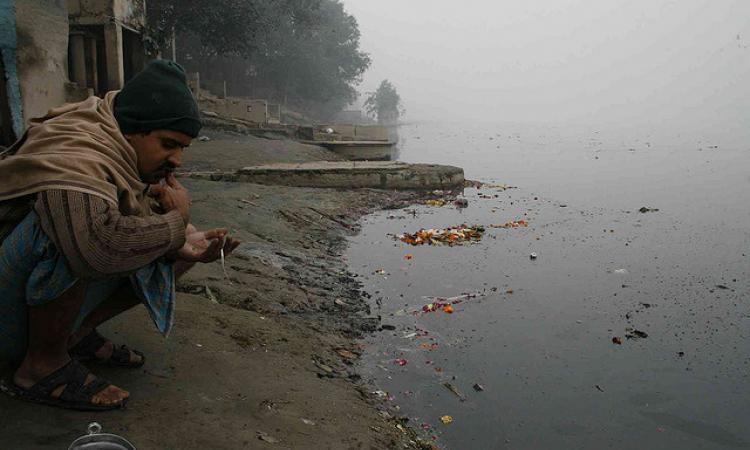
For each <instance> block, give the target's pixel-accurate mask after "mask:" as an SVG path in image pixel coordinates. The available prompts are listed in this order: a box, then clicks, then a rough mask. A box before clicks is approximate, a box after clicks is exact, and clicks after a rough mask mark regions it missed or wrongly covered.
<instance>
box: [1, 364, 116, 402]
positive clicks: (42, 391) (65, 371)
mask: <svg viewBox="0 0 750 450" xmlns="http://www.w3.org/2000/svg"><path fill="white" fill-rule="evenodd" d="M90 373H91V372H90V371H89V370H88V369H87V368H86V367H84V366H83V364H81V363H80V362H78V361H76V360H71V361H70V362H69V363H68V364H66V365H64V366H62V367H61V368H59V369H57V370H56V371H54V372H52V373H51V374H49V375H47V376H46V377H44V378H42V379H41V380H40V381H38V382H37V383H36V384H35V385H33V386H31V387H30V388H28V389H26V388H22V387H20V386H17V385H16V384H15V383H9V384H8V383H3V386H2V390H3V391H5V392H6V393H8V394H9V395H11V396H13V397H18V398H19V399H21V400H25V401H28V402H33V403H39V404H44V405H51V406H57V407H60V408H66V409H75V410H78V411H108V410H112V409H120V408H124V407H125V403H127V401H128V399H125V400H123V401H122V402H120V403H115V404H112V405H97V404H94V403H91V400H92V399H93V398H94V396H95V395H96V394H98V393H99V392H101V391H103V390H104V389H106V388H108V387H109V386H111V385H112V383H110V382H108V381H105V380H103V379H101V378H98V377H97V378H94V379H93V380H92V381H91V383H89V384H86V378H88V376H89V374H90ZM62 385H65V389H63V391H62V393H61V394H60V396H59V397H53V396H52V393H53V392H54V391H55V389H57V388H58V387H60V386H62Z"/></svg>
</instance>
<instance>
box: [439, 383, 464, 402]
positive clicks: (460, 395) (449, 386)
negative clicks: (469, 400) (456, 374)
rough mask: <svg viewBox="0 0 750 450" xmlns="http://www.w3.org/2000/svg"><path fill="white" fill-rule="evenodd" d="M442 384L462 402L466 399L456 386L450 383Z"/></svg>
mask: <svg viewBox="0 0 750 450" xmlns="http://www.w3.org/2000/svg"><path fill="white" fill-rule="evenodd" d="M443 386H445V388H446V389H448V390H449V391H451V392H452V393H453V395H455V396H456V397H458V398H459V400H461V401H462V402H463V401H466V398H465V397H464V395H463V394H462V393H461V391H459V390H458V388H457V387H456V386H453V385H452V384H450V383H443Z"/></svg>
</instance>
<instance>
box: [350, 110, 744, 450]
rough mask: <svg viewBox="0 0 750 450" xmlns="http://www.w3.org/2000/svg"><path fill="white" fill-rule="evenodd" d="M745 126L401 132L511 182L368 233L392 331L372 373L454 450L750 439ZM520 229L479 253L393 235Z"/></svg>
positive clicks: (477, 126) (382, 340) (476, 247)
mask: <svg viewBox="0 0 750 450" xmlns="http://www.w3.org/2000/svg"><path fill="white" fill-rule="evenodd" d="M747 130H748V127H746V126H744V127H743V126H739V125H726V126H723V127H716V126H712V127H709V126H703V127H701V126H698V125H690V126H688V125H684V124H683V125H673V126H666V125H663V126H659V125H657V124H652V125H641V126H633V127H626V126H613V125H601V126H593V125H591V126H580V125H579V126H573V125H555V124H541V125H540V124H508V123H496V124H495V123H473V124H461V123H446V124H438V123H426V122H423V123H411V124H407V125H403V126H401V127H400V129H399V134H400V144H399V151H400V154H399V159H401V160H403V161H408V162H429V163H438V164H450V165H457V166H460V167H463V168H464V169H465V172H466V178H467V179H473V180H481V181H485V182H493V183H498V184H508V185H511V186H514V187H516V188H513V189H503V188H501V187H494V188H487V187H484V188H480V189H475V188H467V189H466V190H465V193H464V195H465V197H466V198H467V199H468V201H469V206H468V207H467V208H462V209H458V208H456V207H455V206H453V205H452V204H450V203H449V204H447V205H446V206H442V207H438V206H428V205H417V206H415V207H414V210H413V211H411V210H408V211H404V210H398V211H384V212H380V213H377V214H374V215H371V216H368V217H367V218H366V219H365V220H364V221H363V228H362V232H361V233H360V234H359V235H358V236H356V237H354V238H352V240H351V243H350V244H351V245H350V248H349V250H348V254H347V257H348V260H349V264H350V267H351V270H353V271H354V272H356V273H358V274H359V275H360V278H359V279H360V280H361V281H362V282H363V283H364V288H365V289H366V290H367V291H368V292H369V293H370V294H372V310H373V314H376V315H380V316H382V321H383V323H384V324H388V325H393V326H395V328H396V329H395V330H392V331H388V330H386V331H383V332H380V333H377V334H375V335H373V336H371V337H369V338H368V339H367V341H366V344H367V350H366V352H365V356H364V358H363V362H362V367H361V369H362V371H363V373H364V374H365V376H366V377H368V378H370V379H371V380H372V381H373V383H374V385H375V386H377V389H380V390H382V391H383V392H385V393H387V394H383V395H384V396H386V397H387V398H388V401H389V403H391V404H392V405H393V406H394V407H397V408H399V409H400V412H399V413H400V414H402V415H404V416H406V417H409V418H410V420H409V424H410V425H411V426H413V427H415V428H417V429H421V430H423V431H424V434H425V435H426V436H436V437H437V443H438V446H439V447H440V448H451V449H454V450H456V449H496V448H517V449H547V448H558V449H562V448H566V449H567V448H570V449H601V448H616V449H634V448H638V449H656V448H664V449H666V448H680V449H719V448H743V447H750V430H748V427H747V423H748V422H749V421H750V393H749V392H748V388H747V386H748V381H750V351H749V350H750V344H749V343H748V337H749V336H748V330H749V329H750V303H749V302H748V291H749V290H750V282H749V281H748V274H750V259H748V252H750V207H748V205H750V170H748V169H749V168H750V133H748V131H747ZM642 207H646V208H649V209H654V210H655V209H658V211H647V212H640V211H639V210H640V209H641V208H642ZM515 220H524V221H526V222H528V226H527V227H518V228H510V229H505V228H487V229H486V232H485V234H484V236H483V239H482V240H481V241H480V242H478V243H476V244H472V245H467V246H453V247H448V246H442V247H437V246H410V245H408V244H406V243H404V242H400V241H398V240H395V239H394V238H393V237H392V236H391V235H393V234H400V233H404V232H410V233H411V232H415V231H417V230H419V229H420V228H441V227H446V226H451V225H456V224H460V223H466V224H470V225H472V224H475V225H484V226H489V225H491V224H503V223H506V222H509V221H515ZM532 253H535V254H536V255H537V257H536V258H535V259H532V258H531V257H530V255H531V254H532ZM407 254H411V255H413V257H411V259H409V257H408V256H406V255H407ZM405 256H406V257H405ZM381 269H382V270H381ZM464 293H480V294H481V295H480V296H479V297H476V298H470V299H466V300H465V301H462V302H460V303H457V304H455V305H453V308H454V310H453V313H452V314H448V313H445V312H443V311H442V310H438V311H435V312H429V313H425V312H423V311H422V308H423V306H424V305H426V304H428V303H430V302H432V301H434V300H433V299H430V298H426V297H430V296H434V297H453V296H458V295H461V294H464ZM636 332H637V333H636ZM628 336H630V338H628ZM618 340H619V341H620V342H621V344H618V343H615V341H618ZM402 364H403V365H402ZM445 383H448V384H449V385H450V387H452V390H451V389H449V388H448V387H446V385H445ZM475 384H478V385H479V387H481V388H482V389H483V390H477V389H475V388H474V385H475ZM445 415H450V416H451V417H452V419H453V420H452V422H451V423H448V424H444V423H442V422H441V420H440V417H441V416H445Z"/></svg>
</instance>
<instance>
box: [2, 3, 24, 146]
mask: <svg viewBox="0 0 750 450" xmlns="http://www.w3.org/2000/svg"><path fill="white" fill-rule="evenodd" d="M17 42H18V39H17V37H16V11H15V8H14V2H13V1H12V0H0V60H1V61H2V64H0V67H2V73H0V77H2V82H1V83H0V86H2V89H3V92H0V121H2V123H1V124H0V144H10V143H11V142H12V141H13V140H15V138H16V137H18V136H20V135H21V133H23V128H24V127H23V105H22V103H21V88H20V84H19V80H18V61H17V58H16V49H17V47H18V44H17Z"/></svg>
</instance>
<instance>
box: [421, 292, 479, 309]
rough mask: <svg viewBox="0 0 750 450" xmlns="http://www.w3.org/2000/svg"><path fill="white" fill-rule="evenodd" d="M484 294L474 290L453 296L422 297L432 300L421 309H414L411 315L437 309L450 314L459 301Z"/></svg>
mask: <svg viewBox="0 0 750 450" xmlns="http://www.w3.org/2000/svg"><path fill="white" fill-rule="evenodd" d="M484 295H485V294H482V293H479V292H474V293H469V294H462V295H457V296H455V297H424V298H427V299H430V300H432V302H430V303H428V304H426V305H424V306H422V309H418V310H416V311H413V312H412V314H413V315H418V314H424V313H431V312H435V311H438V310H442V311H443V312H444V313H447V314H452V313H453V306H452V305H457V304H459V303H463V302H465V301H467V300H471V299H474V298H480V297H484Z"/></svg>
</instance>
